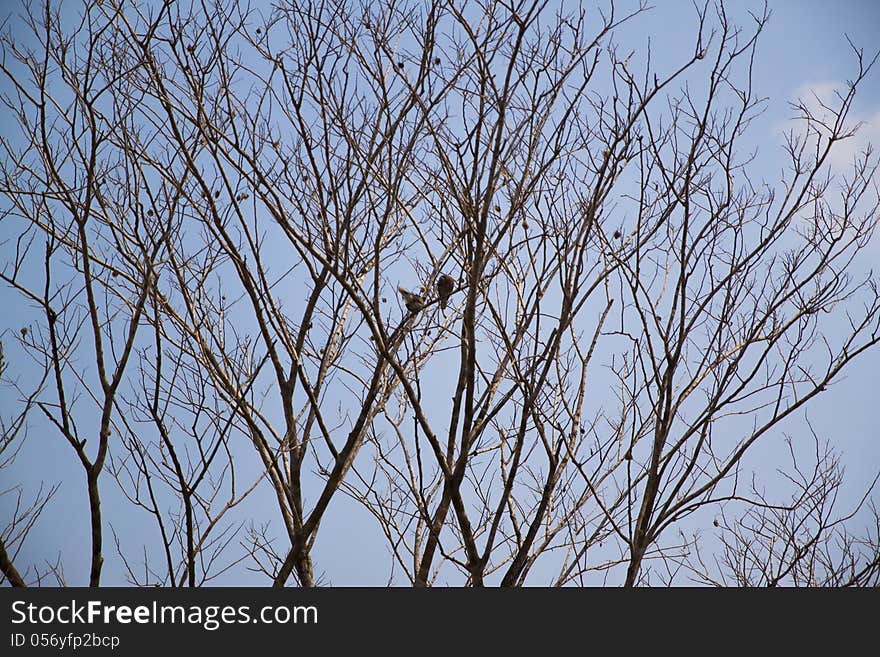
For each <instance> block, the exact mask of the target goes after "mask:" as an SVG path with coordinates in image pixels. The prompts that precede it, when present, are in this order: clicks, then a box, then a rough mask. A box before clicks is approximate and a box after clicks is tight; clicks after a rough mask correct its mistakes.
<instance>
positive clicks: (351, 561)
mask: <svg viewBox="0 0 880 657" xmlns="http://www.w3.org/2000/svg"><path fill="white" fill-rule="evenodd" d="M569 4H573V3H565V5H564V6H566V7H567V6H568V5H569ZM621 4H622V7H621V8H624V7H625V6H626V5H627V4H630V5H631V4H633V3H621ZM654 4H655V8H654V9H652V10H651V11H650V12H649V13H647V14H645V15H643V16H640V17H639V18H637V19H636V20H635V21H633V22H632V23H629V24H627V25H626V26H625V27H624V28H623V29H621V30H620V32H619V33H618V34H617V35H615V39H616V40H617V41H618V42H619V43H620V47H621V49H625V50H627V51H628V50H633V51H634V57H633V66H634V67H638V66H639V65H640V63H641V62H642V61H643V60H642V58H643V56H644V51H645V45H646V43H647V39H648V37H649V36H650V39H651V43H652V50H653V53H654V63H655V67H656V68H658V69H660V70H669V69H672V68H675V67H677V66H676V63H677V62H680V61H681V60H682V59H683V58H686V57H687V56H688V55H689V53H690V50H689V49H690V48H691V44H692V38H691V35H692V29H693V26H694V25H695V12H694V9H693V5H692V3H691V2H687V1H684V0H672V1H664V0H657V2H655V3H654ZM729 4H730V6H729V7H728V8H727V10H728V13H729V14H730V15H731V17H732V20H733V21H734V22H737V23H741V24H743V25H747V24H748V22H749V20H750V19H749V15H748V12H749V10H751V11H754V12H760V11H761V8H762V4H763V3H760V2H751V1H742V2H731V3H729ZM254 5H258V3H254ZM585 5H587V6H589V5H590V3H585ZM769 6H770V10H771V12H772V16H771V19H770V22H769V24H768V26H767V28H766V30H765V31H764V33H763V35H762V37H761V39H760V41H759V46H758V51H757V58H756V66H755V71H754V72H755V76H754V83H755V90H756V95H757V96H765V97H767V104H766V112H765V113H764V114H763V115H762V117H761V118H760V119H759V120H757V121H756V122H755V124H754V126H753V127H752V129H751V133H750V135H751V139H753V140H754V142H755V145H756V146H759V147H760V149H761V151H760V156H759V159H758V160H757V162H756V167H757V168H758V170H759V176H760V177H763V178H765V179H767V180H768V181H770V182H772V181H774V180H775V179H776V178H777V177H778V172H779V170H780V168H781V167H782V165H783V163H784V161H783V159H782V156H783V152H782V148H781V146H782V133H783V131H784V130H786V129H789V128H790V127H791V126H792V124H791V122H790V119H791V116H792V111H791V109H790V108H789V106H788V102H789V101H791V100H793V99H794V98H795V97H798V96H802V97H804V96H808V95H809V94H810V93H811V91H812V92H815V93H816V94H817V95H818V96H819V97H827V96H828V94H830V93H832V92H833V90H834V89H836V88H841V86H842V85H843V84H844V83H845V81H846V80H847V79H848V78H850V77H851V76H852V74H853V72H854V66H855V60H854V55H853V53H852V50H851V49H850V47H849V45H848V43H847V41H846V38H845V35H848V36H849V38H850V39H851V40H852V42H853V43H854V44H855V45H856V46H858V47H863V48H865V50H866V55H867V56H868V58H870V57H871V56H873V54H874V53H873V51H872V50H871V49H872V48H877V47H878V46H877V34H878V33H880V3H875V2H871V1H869V0H862V1H856V0H850V1H845V0H844V1H841V2H822V1H820V0H804V1H797V0H777V1H773V2H770V5H769ZM5 11H7V12H12V13H14V11H15V9H14V8H13V7H12V6H11V5H6V6H5ZM696 79H698V76H697V78H696ZM5 84H6V83H5V81H3V82H0V85H5ZM852 118H853V119H854V120H856V121H862V122H864V125H863V126H862V128H861V130H860V131H859V134H858V135H857V137H855V138H854V139H852V140H851V141H850V143H848V144H847V145H846V148H844V149H842V153H841V155H840V158H839V159H838V160H835V166H839V167H844V166H845V165H846V162H847V158H848V157H849V156H851V155H852V153H855V152H856V151H857V150H858V149H859V148H860V147H864V145H865V144H866V143H867V142H868V141H869V140H870V141H874V142H875V143H877V144H878V145H880V68H878V69H876V70H875V71H873V72H872V74H871V75H870V77H869V78H868V79H867V81H866V82H865V84H864V85H863V86H862V88H861V93H860V94H859V96H858V98H857V101H856V104H855V106H854V110H853V117H852ZM0 129H3V128H2V126H0ZM4 231H5V229H4V226H3V223H2V222H0V253H4V252H5V250H6V249H7V248H8V244H5V241H6V240H7V239H8V237H9V235H8V234H7V233H6V232H4ZM865 255H866V259H865V261H864V262H862V263H861V266H874V265H875V264H876V263H878V262H880V247H878V245H877V240H876V239H875V243H874V245H872V246H871V247H869V250H868V252H867V253H866V254H865ZM5 258H6V256H5V255H2V256H0V260H3V259H5ZM0 303H2V304H3V305H4V306H7V307H10V306H11V308H12V313H7V314H5V315H4V317H3V318H2V319H0V332H2V333H0V335H2V336H3V340H4V343H5V342H6V341H7V337H6V336H7V335H9V334H10V333H11V334H14V332H16V331H17V330H18V327H20V326H21V325H22V323H23V322H26V321H28V319H27V318H28V313H29V312H30V309H28V308H27V307H26V305H25V304H23V302H22V301H21V300H20V298H19V297H17V296H15V295H13V294H11V293H10V292H9V291H8V290H6V289H3V290H0ZM878 371H880V351H878V350H875V351H873V352H872V353H870V354H869V355H867V356H866V357H865V358H863V359H862V360H861V361H859V362H857V363H855V364H854V365H853V366H851V367H850V368H849V370H848V372H847V374H846V376H845V378H844V379H843V380H841V381H840V382H838V383H837V384H836V385H834V386H833V387H832V388H831V389H829V391H828V392H827V393H826V394H824V395H823V396H821V397H820V398H819V399H818V400H817V401H816V403H814V404H813V405H812V406H810V407H809V410H808V417H809V419H810V421H811V423H812V425H813V427H814V428H815V429H816V431H817V433H818V434H819V436H820V437H822V438H827V439H829V440H831V441H832V443H833V444H834V445H835V447H837V448H838V449H839V450H840V451H841V452H842V454H843V457H844V458H843V460H844V463H845V464H846V467H847V475H848V477H850V479H848V481H847V483H846V485H845V492H847V493H848V495H847V500H849V501H853V500H855V499H856V498H857V497H858V496H859V494H860V493H861V492H863V490H864V487H865V486H866V485H867V484H868V483H869V482H870V481H871V480H872V479H873V477H874V476H875V475H876V473H877V470H878V468H880V435H878V431H877V429H876V428H875V427H876V420H875V414H874V412H873V409H876V408H877V407H878V406H880V392H878V390H880V376H878V374H877V372H878ZM8 399H9V398H8V397H6V396H0V404H2V403H5V402H4V400H8ZM0 411H3V413H4V415H5V414H6V413H7V409H5V408H3V409H0ZM788 428H789V429H792V430H796V429H797V426H796V425H791V426H789V427H788ZM28 441H29V442H28V444H27V445H26V447H25V448H24V449H23V450H22V452H21V454H20V455H19V458H18V460H17V462H16V464H15V466H14V467H13V468H10V469H9V470H5V471H2V472H0V475H2V476H4V478H6V477H9V478H11V479H6V480H4V481H3V482H2V486H0V488H2V489H6V488H8V487H9V486H11V485H12V484H14V483H19V482H20V483H22V485H23V486H24V489H25V491H26V495H25V497H29V496H31V495H33V493H35V492H36V490H37V488H38V487H39V485H40V482H44V483H46V484H52V483H56V482H63V487H62V489H61V495H59V496H56V498H55V499H54V500H53V504H52V506H51V507H50V508H49V509H47V511H46V513H45V514H44V516H43V517H42V519H41V520H40V522H39V523H38V524H37V526H36V527H35V528H34V530H33V532H32V534H31V536H30V539H29V542H28V544H27V545H26V547H25V550H24V552H23V554H22V561H23V562H24V563H26V562H27V561H28V560H29V559H31V560H35V561H43V560H49V561H54V560H55V558H56V557H57V556H58V555H59V554H62V555H63V560H64V564H65V574H66V576H67V578H68V581H69V583H71V584H83V583H84V582H85V580H86V578H87V574H88V559H87V557H88V552H89V545H88V532H87V507H86V501H85V497H84V495H83V487H84V482H83V475H82V472H81V470H80V469H79V465H78V464H77V463H76V461H75V457H74V455H73V453H72V452H71V450H70V448H69V446H67V445H66V444H63V443H62V441H61V439H60V438H59V437H58V436H56V435H54V434H51V433H49V432H43V431H34V432H32V434H31V435H30V436H29V438H28ZM783 452H784V449H783V443H782V432H781V431H780V432H778V435H777V436H776V437H775V438H774V439H773V440H771V441H768V444H766V445H764V446H762V448H761V449H760V450H758V451H756V452H755V453H754V454H753V455H752V457H751V458H752V459H753V463H754V465H755V467H756V468H760V467H761V466H762V465H766V463H770V464H772V463H774V462H775V459H777V458H779V457H780V455H781V454H782V453H783ZM762 461H764V462H763V463H762ZM770 470H771V471H772V467H771V468H770ZM104 500H105V510H106V514H107V518H108V520H109V521H110V522H112V523H114V526H115V527H117V528H122V529H124V530H125V531H126V532H129V534H128V535H129V537H136V536H137V535H138V532H139V531H140V530H139V527H140V523H141V519H140V518H139V517H138V516H136V515H128V514H127V513H126V512H124V511H123V509H125V508H126V507H124V506H123V504H124V501H123V500H121V499H120V496H119V494H118V491H116V490H114V485H113V484H112V482H111V481H110V480H109V478H108V479H105V481H104ZM13 501H14V500H13V499H11V497H10V496H3V497H0V519H2V518H4V517H6V516H7V515H8V514H9V512H10V504H11V503H12V502H13ZM844 501H846V500H844ZM271 505H272V499H271V495H269V494H268V493H266V492H265V491H264V492H263V493H261V494H259V495H255V496H254V497H253V498H251V499H250V500H249V501H248V504H247V505H245V506H244V507H243V512H244V513H245V514H247V515H249V516H250V517H252V518H254V519H258V518H260V517H261V513H262V510H263V509H264V508H266V507H267V506H268V507H269V508H271ZM333 505H334V508H333V512H331V513H330V514H328V516H327V519H326V520H325V521H324V522H323V523H322V528H321V532H320V534H319V539H318V542H317V544H316V565H317V567H318V571H319V572H321V571H322V570H326V571H327V572H328V574H329V575H330V579H331V581H332V582H333V583H334V584H346V585H383V584H385V583H386V581H387V570H386V566H387V563H388V559H387V549H386V547H385V545H384V542H383V540H382V539H381V538H380V537H379V536H378V535H377V532H376V531H375V527H374V524H373V521H372V519H371V518H370V517H369V516H368V515H367V514H366V513H365V512H364V511H363V510H362V509H360V508H359V507H357V506H356V505H354V504H353V503H352V502H350V501H349V500H348V499H346V498H345V497H343V496H341V495H338V496H337V497H336V498H335V499H334V501H333ZM276 515H277V514H273V513H270V514H267V516H266V519H273V521H277V518H275V516H276ZM149 530H150V531H151V530H152V527H149ZM278 533H279V534H281V533H282V532H281V529H280V527H279V531H278ZM354 535H357V536H359V537H364V538H363V540H361V539H360V538H359V540H358V544H357V547H356V549H355V548H353V546H352V545H351V537H352V536H354ZM148 536H149V531H147V532H144V541H145V542H146V541H148V540H149V539H148ZM105 541H106V544H105V552H106V556H105V558H106V560H107V565H106V566H105V576H104V583H105V584H108V585H113V584H117V585H120V584H124V583H125V579H124V576H123V573H122V572H121V570H120V568H119V564H118V562H117V560H116V558H115V554H113V545H112V534H111V533H110V532H109V531H107V532H106V534H105ZM219 582H220V583H254V584H262V583H264V580H262V579H261V578H258V577H256V576H253V579H245V580H242V579H240V578H238V576H237V578H236V579H234V580H231V581H230V580H225V579H222V578H221V579H220V580H219Z"/></svg>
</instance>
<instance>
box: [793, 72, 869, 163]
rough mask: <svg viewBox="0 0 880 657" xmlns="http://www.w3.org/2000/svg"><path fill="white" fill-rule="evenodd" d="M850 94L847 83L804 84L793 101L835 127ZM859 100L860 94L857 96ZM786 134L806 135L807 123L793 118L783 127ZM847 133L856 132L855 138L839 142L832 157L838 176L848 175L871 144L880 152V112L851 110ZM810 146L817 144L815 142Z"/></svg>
mask: <svg viewBox="0 0 880 657" xmlns="http://www.w3.org/2000/svg"><path fill="white" fill-rule="evenodd" d="M847 92H848V85H847V84H846V83H845V82H833V81H821V82H811V83H807V84H803V85H801V86H800V87H798V88H797V89H795V91H794V92H793V93H792V94H791V101H792V102H794V103H801V104H802V105H803V106H804V107H805V108H806V109H807V110H809V112H810V113H811V114H812V115H813V116H814V117H815V118H817V119H819V120H821V121H823V122H825V123H826V124H828V125H833V123H834V120H835V115H834V111H835V110H837V109H838V108H840V106H841V104H842V102H843V100H842V98H843V97H845V96H846V93H847ZM856 100H858V91H857V92H856ZM780 127H781V128H782V129H783V130H784V131H785V132H788V131H791V130H794V133H795V134H796V135H797V134H801V135H802V134H804V131H805V130H806V128H807V124H806V122H805V121H803V120H801V119H796V118H794V117H792V118H791V119H790V120H789V121H788V122H787V123H786V124H785V125H783V126H780ZM813 127H814V128H816V129H819V130H820V131H821V132H822V133H823V135H827V134H828V133H827V131H825V130H824V129H822V128H820V127H819V126H818V125H815V124H814V125H813ZM844 129H845V131H850V130H853V129H854V130H855V134H853V135H852V136H851V137H848V138H846V139H844V140H842V141H839V142H837V143H836V144H835V145H834V146H833V148H832V149H831V153H830V154H829V164H830V165H831V167H832V168H833V169H835V170H836V171H837V172H845V171H846V170H847V169H849V168H850V167H851V166H852V162H853V159H854V158H855V157H858V156H860V155H861V154H862V153H863V152H864V151H865V149H866V148H868V146H869V144H873V145H874V147H875V148H880V108H877V109H873V110H869V111H864V110H862V111H861V112H860V111H857V110H856V109H855V108H851V109H850V111H849V114H848V115H847V118H846V122H845V124H844ZM811 143H815V142H814V141H813V142H811Z"/></svg>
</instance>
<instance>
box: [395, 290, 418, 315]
mask: <svg viewBox="0 0 880 657" xmlns="http://www.w3.org/2000/svg"><path fill="white" fill-rule="evenodd" d="M397 291H398V292H400V296H401V297H403V303H404V305H406V309H407V310H408V311H410V312H411V313H417V312H419V311H420V310H421V309H422V308H423V307H424V306H425V299H424V297H422V295H421V294H415V293H414V292H410V291H409V290H405V289H403V288H402V287H398V288H397Z"/></svg>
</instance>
